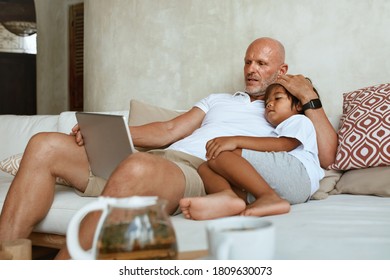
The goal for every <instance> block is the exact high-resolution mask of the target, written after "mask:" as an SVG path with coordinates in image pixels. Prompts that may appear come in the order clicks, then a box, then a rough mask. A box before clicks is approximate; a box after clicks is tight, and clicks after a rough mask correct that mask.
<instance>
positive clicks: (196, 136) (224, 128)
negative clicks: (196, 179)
mask: <svg viewBox="0 0 390 280" xmlns="http://www.w3.org/2000/svg"><path fill="white" fill-rule="evenodd" d="M195 106H196V107H198V108H200V109H201V110H203V111H204V112H205V113H206V116H205V118H204V119H203V122H202V125H201V127H200V128H198V129H196V130H195V131H194V132H193V133H192V134H191V135H189V136H187V137H185V138H183V139H181V140H179V141H177V142H175V143H173V144H172V145H170V146H169V147H168V149H173V150H177V151H182V152H185V153H187V154H191V155H193V156H196V157H199V158H201V159H204V160H206V143H207V141H209V140H211V139H213V138H215V137H220V136H237V135H244V136H271V132H272V131H273V130H274V128H273V127H272V126H271V125H270V124H269V123H268V122H267V120H266V119H265V117H264V111H265V109H264V101H262V100H256V101H253V102H251V101H250V97H249V95H248V94H247V93H243V92H237V93H235V94H234V95H232V94H227V93H217V94H211V95H209V96H208V97H206V98H204V99H202V100H201V101H199V102H198V103H196V104H195Z"/></svg>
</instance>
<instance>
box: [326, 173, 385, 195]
mask: <svg viewBox="0 0 390 280" xmlns="http://www.w3.org/2000/svg"><path fill="white" fill-rule="evenodd" d="M330 194H356V195H376V196H383V197H390V166H383V167H371V168H364V169H356V170H350V171H347V172H345V173H344V174H343V176H342V177H341V179H340V180H339V181H338V182H337V184H336V187H335V189H334V190H333V191H331V192H330Z"/></svg>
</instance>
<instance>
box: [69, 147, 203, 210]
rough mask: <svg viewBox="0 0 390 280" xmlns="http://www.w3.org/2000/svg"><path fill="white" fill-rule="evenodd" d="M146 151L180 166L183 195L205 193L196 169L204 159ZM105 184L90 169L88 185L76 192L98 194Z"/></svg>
mask: <svg viewBox="0 0 390 280" xmlns="http://www.w3.org/2000/svg"><path fill="white" fill-rule="evenodd" d="M148 153H150V154H154V155H156V156H160V157H163V158H165V159H167V160H169V161H171V162H173V163H175V164H176V165H177V166H178V167H179V168H180V170H181V171H182V172H183V174H184V177H185V180H186V186H185V191H184V197H195V196H204V195H206V192H205V190H204V185H203V182H202V179H201V178H200V176H199V174H198V171H197V169H198V167H199V165H201V164H202V163H203V162H204V160H202V159H200V158H198V157H194V156H191V155H189V154H186V153H183V152H179V151H175V150H150V151H148ZM105 184H106V180H104V179H102V178H100V177H96V176H95V175H93V174H92V172H91V171H90V174H89V180H88V185H87V188H86V189H85V191H84V193H82V192H80V191H78V190H76V192H77V193H78V194H79V195H80V196H99V195H101V194H102V192H103V189H104V186H105ZM177 213H179V212H178V211H176V213H175V214H177Z"/></svg>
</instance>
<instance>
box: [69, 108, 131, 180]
mask: <svg viewBox="0 0 390 280" xmlns="http://www.w3.org/2000/svg"><path fill="white" fill-rule="evenodd" d="M76 118H77V122H78V124H79V126H80V131H81V134H82V135H83V139H84V146H85V150H86V152H87V156H88V160H89V164H90V166H91V170H92V172H93V174H94V175H96V176H98V177H101V178H104V179H108V177H109V176H110V175H111V173H112V171H113V170H114V169H115V168H116V167H117V166H118V165H119V163H120V162H121V161H123V160H124V159H125V158H126V157H128V156H129V155H130V154H132V153H134V152H136V150H135V148H134V145H133V141H132V139H131V135H130V130H129V127H128V125H127V123H126V118H125V117H124V116H121V115H108V114H100V113H86V112H76Z"/></svg>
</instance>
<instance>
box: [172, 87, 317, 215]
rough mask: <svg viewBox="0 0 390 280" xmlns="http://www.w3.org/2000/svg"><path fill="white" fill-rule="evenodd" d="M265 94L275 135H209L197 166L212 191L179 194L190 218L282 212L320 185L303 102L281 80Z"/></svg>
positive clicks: (313, 141) (313, 136)
mask: <svg viewBox="0 0 390 280" xmlns="http://www.w3.org/2000/svg"><path fill="white" fill-rule="evenodd" d="M264 100H265V107H266V111H265V117H266V119H267V120H268V122H269V123H270V124H271V125H272V126H274V127H275V129H274V131H273V134H274V135H273V136H271V137H245V136H232V137H218V138H215V139H212V140H210V141H209V142H208V143H207V145H206V150H207V153H206V157H207V159H208V161H207V162H206V163H204V164H202V165H201V166H200V167H199V169H198V172H199V174H200V175H201V177H202V180H203V182H204V185H205V190H206V193H207V194H208V195H206V196H204V197H189V198H183V199H181V201H180V207H181V210H182V212H183V214H184V216H185V217H186V218H188V219H194V220H207V219H214V218H220V217H224V216H232V215H238V214H241V215H247V216H266V215H276V214H283V213H287V212H289V210H290V205H291V204H297V203H303V202H306V201H308V200H309V199H310V196H311V195H312V194H313V193H314V192H315V191H316V190H317V189H318V188H319V181H320V180H321V179H322V178H323V176H324V172H323V170H322V169H321V167H320V163H319V159H318V150H317V140H316V133H315V129H314V126H313V124H312V123H311V121H310V120H309V119H308V118H307V117H306V116H305V115H303V111H302V105H301V103H300V102H299V100H298V99H296V98H295V97H294V96H293V95H291V94H290V93H289V92H288V91H287V90H286V89H285V88H284V87H283V86H282V85H280V84H272V85H270V86H269V87H268V88H267V91H266V94H265V97H264Z"/></svg>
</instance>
